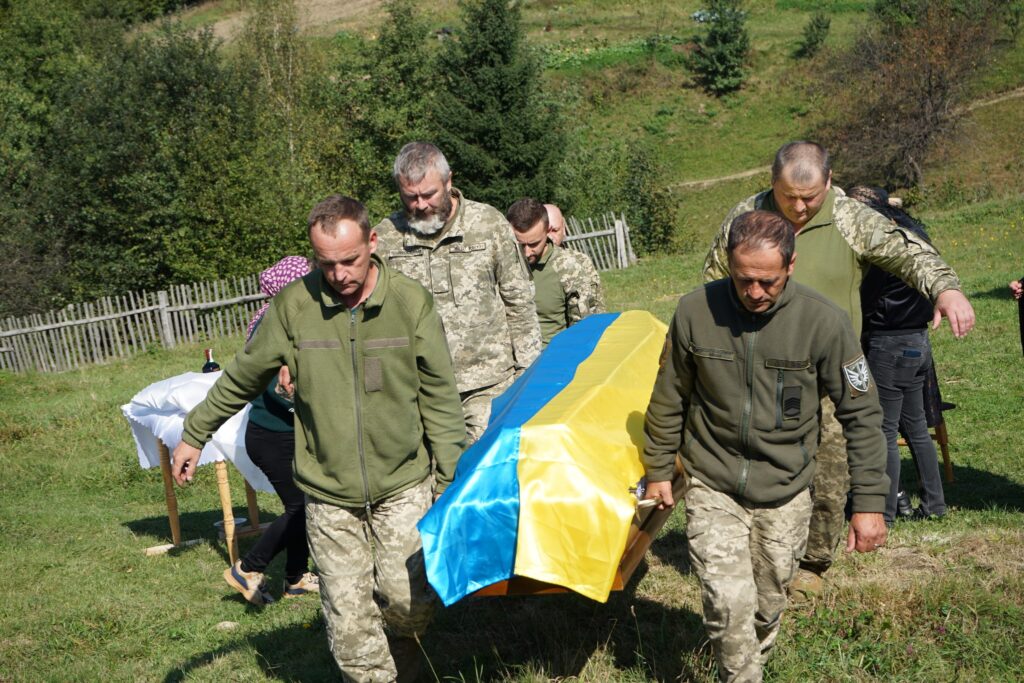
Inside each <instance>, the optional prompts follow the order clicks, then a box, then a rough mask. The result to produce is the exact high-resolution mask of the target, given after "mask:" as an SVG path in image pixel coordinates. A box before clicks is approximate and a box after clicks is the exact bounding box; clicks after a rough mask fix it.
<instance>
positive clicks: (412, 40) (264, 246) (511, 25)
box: [0, 0, 562, 314]
mask: <svg viewBox="0 0 1024 683" xmlns="http://www.w3.org/2000/svg"><path fill="white" fill-rule="evenodd" d="M129 4H131V3H129V2H128V0H124V2H123V3H122V4H120V5H117V4H108V5H105V7H107V9H108V10H110V12H107V13H106V14H104V13H101V12H97V11H94V9H95V7H99V5H98V4H97V5H95V6H94V5H92V4H89V3H88V2H85V1H84V0H83V1H82V2H80V3H77V4H73V3H68V4H67V5H65V6H64V7H62V9H63V11H61V12H53V11H50V10H52V3H51V2H49V1H48V0H25V2H23V3H17V4H12V5H8V6H4V8H3V10H2V12H3V19H4V21H3V23H2V25H0V122H2V123H3V126H2V128H0V225H2V226H3V228H2V230H0V269H2V270H3V271H4V272H5V278H4V279H3V282H2V284H0V314H19V313H25V312H32V311H38V310H47V309H51V308H54V307H56V306H60V305H63V304H64V303H67V302H71V301H78V300H87V299H89V298H94V297H97V296H102V295H110V294H120V293H123V292H126V291H129V290H139V289H143V288H145V289H152V288H159V287H164V286H166V285H168V284H174V283H179V282H190V281H194V280H199V279H212V278H216V277H226V276H232V275H243V274H249V273H252V272H254V271H257V270H259V269H261V268H264V267H266V266H267V265H268V264H270V263H272V262H274V261H276V260H277V259H279V258H280V257H281V256H282V255H284V254H288V253H305V251H306V250H307V249H308V247H307V246H306V244H305V231H304V221H303V219H304V216H305V214H306V213H307V211H308V209H309V207H310V206H311V205H312V204H313V203H315V202H316V201H317V200H319V199H320V198H322V197H323V196H325V195H326V194H329V193H332V192H342V193H346V194H350V195H352V196H356V197H360V198H362V199H363V200H364V201H366V203H367V204H368V206H369V207H370V209H371V212H372V215H373V216H374V217H375V219H376V218H379V217H381V216H382V215H384V214H385V213H387V212H389V211H390V210H391V208H392V207H393V206H394V204H395V199H394V197H395V195H394V188H393V184H392V182H391V180H390V165H391V161H392V160H393V159H394V155H395V154H396V153H397V151H398V149H399V148H400V147H401V145H402V144H404V142H407V141H409V140H411V139H416V138H428V139H434V140H438V141H439V142H440V144H441V146H442V148H443V149H445V151H446V152H447V153H448V154H449V157H450V158H451V161H452V166H453V168H455V169H456V174H457V182H458V183H459V184H460V186H461V187H463V189H464V190H466V191H467V194H468V195H469V196H471V197H473V198H474V199H479V200H484V201H491V202H494V203H495V204H497V205H498V206H501V207H504V206H506V205H507V204H508V203H510V202H511V201H512V200H514V199H515V198H517V197H518V196H520V195H524V194H533V195H536V196H538V197H541V198H545V199H546V198H549V197H552V196H554V191H555V189H556V183H555V178H556V177H557V175H558V164H559V160H560V158H561V154H562V152H561V150H562V144H561V138H560V135H561V128H560V126H559V124H558V122H557V118H556V115H555V113H554V110H553V109H552V108H551V107H549V106H548V104H547V103H546V100H545V99H544V95H543V93H542V90H541V83H540V81H539V64H538V62H537V60H536V59H535V57H534V56H533V53H531V52H530V51H529V50H528V49H527V47H526V45H525V43H524V41H523V35H522V29H521V26H520V23H519V21H520V20H519V15H518V11H517V10H515V9H514V8H512V7H508V6H506V5H505V3H503V2H497V3H491V4H492V5H493V6H491V7H488V6H486V5H483V4H478V5H474V6H470V5H467V7H466V17H465V18H466V21H467V22H468V25H467V26H466V28H465V29H464V30H463V31H461V35H460V40H459V41H457V42H456V41H451V43H450V47H449V48H448V49H446V50H445V51H444V54H443V55H442V63H441V65H440V66H439V65H438V64H437V63H436V62H435V60H434V56H435V55H434V51H433V50H431V49H430V46H429V44H428V42H427V41H428V38H429V31H428V29H427V26H426V24H425V23H424V22H423V20H422V19H421V18H419V17H418V16H417V15H416V14H415V12H414V11H413V8H414V5H413V3H412V2H410V1H409V0H394V1H393V2H391V3H389V6H388V9H389V17H388V19H387V20H386V21H385V22H384V25H383V27H382V30H381V35H380V37H379V39H378V40H376V41H368V40H365V39H358V41H357V42H358V46H357V49H355V50H350V51H345V50H337V51H333V50H328V51H314V50H312V49H311V46H310V44H309V43H308V41H305V40H303V39H302V38H301V37H300V36H299V33H298V28H297V26H298V12H297V8H296V5H295V2H294V0H253V1H252V2H250V3H249V4H248V5H247V7H248V9H249V12H248V18H247V21H246V24H245V26H244V29H243V31H242V32H241V34H240V35H239V36H238V38H237V39H236V40H235V41H234V44H233V45H232V46H231V50H230V51H228V50H225V49H223V48H222V47H221V45H220V44H219V43H218V42H217V41H215V40H214V39H213V37H212V34H211V33H209V32H208V31H207V32H204V31H199V32H192V31H187V30H185V29H184V28H182V27H181V26H180V25H179V24H173V23H167V24H164V25H162V26H157V27H150V28H148V29H147V30H145V31H129V32H126V31H125V23H126V22H129V21H130V20H133V19H140V18H147V17H149V16H152V13H153V12H155V11H157V10H161V11H162V9H166V8H167V7H169V6H172V5H174V6H177V5H176V4H174V3H170V4H168V3H166V2H165V3H163V4H161V3H149V4H145V3H142V4H138V5H137V8H138V11H132V12H127V10H125V12H121V10H118V12H120V13H119V14H117V16H114V15H113V14H111V12H113V11H114V9H116V8H118V7H122V8H126V7H128V6H129ZM144 5H145V6H144ZM502 8H504V9H502ZM439 69H446V70H448V71H447V72H446V73H450V74H459V75H460V77H459V78H457V79H446V78H444V77H442V76H441V75H440V74H441V73H443V72H441V71H439ZM442 94H443V97H442ZM442 99H443V100H444V101H445V102H446V106H445V107H444V108H440V107H439V106H438V104H439V101H441V100H442ZM446 121H457V122H458V124H459V125H463V126H465V128H463V129H459V128H458V125H456V124H454V123H453V124H452V125H451V126H449V125H447V124H446V123H444V122H446ZM440 128H443V129H444V131H445V132H446V133H448V134H449V137H444V136H441V135H439V134H438V131H439V129H440ZM454 133H457V135H456V136H455V137H451V135H452V134H454ZM463 181H465V182H463ZM55 274H58V275H57V276H56V277H55V276H54V275H55Z"/></svg>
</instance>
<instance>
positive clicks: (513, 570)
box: [417, 311, 666, 605]
mask: <svg viewBox="0 0 1024 683" xmlns="http://www.w3.org/2000/svg"><path fill="white" fill-rule="evenodd" d="M665 329H666V328H665V325H664V324H663V323H661V322H660V321H658V320H657V319H656V318H654V317H653V316H652V315H650V314H649V313H646V312H642V311H629V312H626V313H607V314H602V315H594V316H590V317H588V318H586V319H584V320H583V321H582V322H580V323H578V324H577V325H574V326H573V327H570V328H569V329H567V330H565V331H564V332H562V333H560V334H558V335H557V336H556V337H555V338H554V339H552V341H551V343H550V344H549V345H548V347H547V349H545V350H544V353H542V354H541V356H540V357H539V358H538V359H537V361H536V362H535V363H534V364H533V365H532V366H531V367H530V369H529V370H527V371H526V372H525V373H524V374H523V375H522V376H521V377H520V378H519V379H518V380H517V381H516V383H515V384H513V385H512V387H511V388H509V390H508V391H506V392H505V393H504V394H503V395H502V396H501V397H499V398H498V399H496V400H495V401H494V404H493V406H492V410H491V420H490V424H489V425H488V427H487V431H486V432H485V433H484V435H483V436H482V437H481V438H480V440H479V441H478V442H477V443H476V444H474V445H473V446H472V447H471V448H469V449H468V450H467V451H466V452H465V453H464V454H463V455H462V458H461V459H460V460H459V465H458V468H457V470H456V475H455V481H454V482H453V483H452V484H451V486H449V487H448V489H447V490H446V491H445V493H444V495H443V496H441V498H440V499H439V500H438V502H437V504H436V505H434V507H433V508H431V510H430V511H429V512H428V513H427V515H426V516H425V517H424V518H423V519H422V520H421V521H420V523H419V524H418V525H417V526H418V528H419V531H420V535H421V537H422V539H423V552H424V556H425V558H426V565H427V576H428V578H429V580H430V584H431V585H432V586H433V587H434V590H435V591H437V594H438V595H439V596H440V597H441V600H442V601H443V602H444V604H445V605H451V604H452V603H454V602H456V601H457V600H460V599H461V598H463V597H465V596H466V595H469V594H470V593H473V592H474V591H477V590H479V589H481V588H484V587H485V586H489V585H491V584H493V583H496V582H498V581H503V580H506V579H509V578H511V577H512V576H513V575H516V576H523V577H528V578H531V579H536V580H538V581H543V582H546V583H552V584H556V585H560V586H564V587H566V588H569V589H571V590H573V591H576V592H577V593H580V594H582V595H585V596H587V597H589V598H592V599H594V600H599V601H601V602H604V601H606V600H607V599H608V594H609V592H610V591H611V587H612V583H613V581H614V579H615V571H616V568H617V567H618V565H619V560H620V558H621V557H622V553H623V550H624V549H625V546H626V537H627V535H628V533H629V528H630V523H631V522H632V519H633V515H634V512H635V504H636V498H635V496H634V495H633V494H632V493H631V492H630V487H633V486H636V484H637V482H638V481H639V480H640V478H641V477H642V476H643V473H644V471H643V466H642V465H641V463H640V453H641V451H642V448H643V423H644V412H645V411H646V410H647V402H648V401H649V400H650V396H651V388H652V387H653V386H654V378H655V375H656V374H657V372H658V357H659V355H660V353H661V348H662V345H663V343H664V340H665Z"/></svg>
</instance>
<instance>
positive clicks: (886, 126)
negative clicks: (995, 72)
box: [816, 0, 1000, 187]
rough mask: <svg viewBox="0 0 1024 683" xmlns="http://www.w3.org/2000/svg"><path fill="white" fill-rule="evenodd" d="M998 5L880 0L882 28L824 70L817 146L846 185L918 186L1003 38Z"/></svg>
mask: <svg viewBox="0 0 1024 683" xmlns="http://www.w3.org/2000/svg"><path fill="white" fill-rule="evenodd" d="M999 3H1000V0H966V1H965V0H880V2H879V3H878V4H877V6H876V9H875V14H876V17H877V20H876V21H875V22H874V23H873V24H872V25H871V26H870V27H867V28H866V29H865V30H864V31H863V32H862V34H861V36H860V37H859V38H858V39H857V40H856V42H855V44H854V45H853V47H851V48H850V49H849V50H847V51H845V52H843V53H841V54H838V55H836V56H835V58H833V59H832V60H831V62H830V64H829V65H828V66H827V67H826V68H825V69H824V70H823V72H822V74H821V79H820V83H819V85H818V89H819V91H820V92H821V93H822V94H823V95H824V97H823V101H824V103H825V107H826V113H825V115H824V117H823V120H822V122H821V123H820V124H819V125H818V129H817V134H816V135H817V138H818V139H819V140H821V141H822V142H824V143H825V144H827V146H828V147H829V149H830V150H831V151H832V152H833V154H834V156H835V160H836V163H835V167H836V168H837V169H841V170H842V175H843V176H844V177H845V178H850V179H855V180H856V181H857V182H869V183H874V184H880V185H885V186H888V187H913V186H916V185H918V184H920V183H921V181H922V178H923V170H922V166H923V164H924V161H925V159H926V158H927V157H928V154H929V153H930V152H931V151H932V150H933V149H934V148H935V146H936V144H937V143H938V142H939V141H941V140H948V139H951V138H952V136H953V134H954V132H955V131H956V130H957V127H958V125H959V124H960V122H961V120H962V118H963V115H964V112H965V109H964V105H965V104H966V99H967V85H968V84H969V83H970V81H971V79H972V78H973V77H974V76H975V75H976V74H977V73H978V71H979V68H980V67H981V66H982V65H984V64H985V63H986V61H987V59H988V57H989V55H990V53H991V50H992V46H993V44H994V40H995V36H996V35H997V32H998V26H997V17H998V16H999V13H998V12H997V11H996V10H997V9H998V7H997V5H999Z"/></svg>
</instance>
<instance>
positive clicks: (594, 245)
mask: <svg viewBox="0 0 1024 683" xmlns="http://www.w3.org/2000/svg"><path fill="white" fill-rule="evenodd" d="M565 246H567V247H571V248H572V249H578V250H580V251H582V252H583V253H585V254H586V255H587V256H589V257H590V260H592V261H593V262H594V265H595V266H596V267H597V269H598V270H615V269H619V268H628V267H629V266H631V265H633V264H634V263H636V254H635V253H633V244H632V243H631V242H630V240H629V226H628V225H627V224H626V215H625V214H619V215H618V216H616V215H615V214H614V213H607V214H605V215H603V216H601V218H600V219H598V220H597V221H595V220H594V219H593V218H587V219H585V220H580V219H578V218H575V217H573V216H570V217H569V219H568V220H567V221H566V224H565Z"/></svg>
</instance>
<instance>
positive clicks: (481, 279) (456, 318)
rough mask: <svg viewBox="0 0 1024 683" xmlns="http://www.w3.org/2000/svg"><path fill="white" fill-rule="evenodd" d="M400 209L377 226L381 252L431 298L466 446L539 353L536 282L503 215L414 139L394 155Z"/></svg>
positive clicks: (436, 152)
mask: <svg viewBox="0 0 1024 683" xmlns="http://www.w3.org/2000/svg"><path fill="white" fill-rule="evenodd" d="M393 175H394V179H395V183H396V184H397V185H398V194H399V197H400V198H401V200H402V203H403V204H404V206H405V208H404V210H400V211H396V212H395V213H393V214H392V215H391V216H390V217H389V218H385V219H384V220H383V221H381V222H380V223H379V224H378V225H377V227H376V228H375V230H376V232H377V235H378V237H379V239H380V253H381V256H382V257H383V258H384V259H385V260H386V261H387V262H388V265H390V266H391V267H392V268H394V269H395V270H397V271H399V272H401V273H404V274H405V275H407V276H409V277H411V278H412V279H414V280H416V281H418V282H420V283H421V284H422V285H423V286H424V287H426V288H427V290H428V291H429V292H430V293H431V294H433V295H434V301H435V303H436V304H437V310H438V312H439V313H440V314H441V320H442V321H443V322H444V329H445V334H446V335H447V337H448V347H449V348H450V349H451V353H452V361H453V363H454V365H455V378H456V380H457V382H458V386H459V395H460V396H461V397H462V407H463V412H464V414H465V418H466V432H467V434H468V437H469V443H471V444H472V443H474V442H475V441H476V440H477V439H479V438H480V435H481V434H483V432H484V429H486V427H487V419H488V417H490V412H491V399H493V398H495V397H497V396H499V395H501V393H502V392H503V391H505V389H507V388H508V387H509V386H511V384H512V382H513V380H514V379H515V378H516V377H517V376H518V375H519V374H521V373H522V371H523V370H525V369H526V368H528V367H529V366H530V364H531V363H532V362H533V361H534V359H535V358H536V357H537V355H538V354H539V353H540V346H541V343H540V327H539V326H538V324H537V311H536V309H535V308H534V303H533V293H534V292H533V283H532V282H531V281H530V274H529V270H528V268H527V266H526V263H525V261H524V260H523V257H522V254H521V253H520V252H519V249H518V247H517V245H516V241H515V238H514V237H513V236H512V229H511V227H509V224H508V221H506V220H505V217H504V216H503V215H502V214H501V212H500V211H498V210H497V209H495V208H494V207H492V206H488V205H487V204H481V203H479V202H474V201H472V200H470V199H467V198H465V197H464V196H462V193H461V192H460V191H459V190H458V189H457V188H454V187H452V180H451V169H450V168H449V166H448V161H447V160H446V159H445V157H444V154H442V153H441V150H439V149H438V148H437V147H435V146H434V145H432V144H430V143H428V142H410V143H409V144H407V145H406V146H405V147H403V148H402V150H401V152H399V154H398V157H397V158H396V159H395V166H394V172H393Z"/></svg>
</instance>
